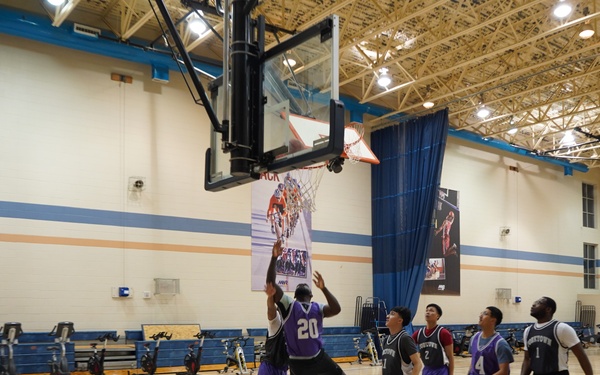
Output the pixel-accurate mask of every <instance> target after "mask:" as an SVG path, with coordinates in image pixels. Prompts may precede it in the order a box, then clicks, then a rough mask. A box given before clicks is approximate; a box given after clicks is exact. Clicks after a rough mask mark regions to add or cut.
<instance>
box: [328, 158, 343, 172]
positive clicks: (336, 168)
mask: <svg viewBox="0 0 600 375" xmlns="http://www.w3.org/2000/svg"><path fill="white" fill-rule="evenodd" d="M343 165H344V158H342V157H341V156H338V157H336V158H333V159H331V160H329V161H328V162H327V170H329V172H333V173H340V172H341V171H342V169H343Z"/></svg>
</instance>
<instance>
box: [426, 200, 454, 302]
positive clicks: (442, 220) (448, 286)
mask: <svg viewBox="0 0 600 375" xmlns="http://www.w3.org/2000/svg"><path fill="white" fill-rule="evenodd" d="M458 195H459V194H458V192H457V191H455V190H450V189H444V188H439V189H438V196H437V202H436V206H435V212H434V230H433V233H432V236H433V239H432V241H431V245H430V247H429V252H428V256H427V264H426V265H425V267H427V270H426V273H425V282H424V283H423V289H422V290H421V294H441V295H451V296H459V295H460V208H459V198H458Z"/></svg>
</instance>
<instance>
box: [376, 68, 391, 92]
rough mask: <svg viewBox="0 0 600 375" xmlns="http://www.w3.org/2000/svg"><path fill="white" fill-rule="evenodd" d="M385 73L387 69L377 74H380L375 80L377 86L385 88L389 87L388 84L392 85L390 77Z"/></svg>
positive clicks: (382, 69)
mask: <svg viewBox="0 0 600 375" xmlns="http://www.w3.org/2000/svg"><path fill="white" fill-rule="evenodd" d="M387 71H388V70H387V68H381V69H379V72H380V73H381V75H380V76H379V78H378V79H377V84H378V85H379V86H381V87H386V88H387V87H388V86H389V85H390V83H392V77H390V76H389V75H388V74H387Z"/></svg>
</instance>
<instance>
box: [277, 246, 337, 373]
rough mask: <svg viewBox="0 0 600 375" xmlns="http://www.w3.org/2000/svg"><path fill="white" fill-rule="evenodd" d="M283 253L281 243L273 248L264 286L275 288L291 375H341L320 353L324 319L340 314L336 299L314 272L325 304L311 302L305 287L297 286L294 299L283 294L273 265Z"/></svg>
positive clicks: (306, 286)
mask: <svg viewBox="0 0 600 375" xmlns="http://www.w3.org/2000/svg"><path fill="white" fill-rule="evenodd" d="M282 252H283V249H282V246H281V241H276V242H275V244H274V245H273V253H272V256H271V263H269V269H268V271H267V284H269V283H270V284H272V285H274V286H275V289H276V292H275V295H274V301H275V303H277V305H278V307H279V309H280V310H281V315H282V316H283V329H284V334H285V341H286V344H287V350H288V354H289V356H290V359H289V366H290V373H291V374H292V375H317V374H319V375H342V374H344V371H343V370H342V369H341V367H340V366H339V365H338V364H337V363H335V362H334V361H333V360H332V359H331V357H329V355H328V354H327V353H325V351H324V350H323V340H322V339H321V334H322V333H323V318H328V317H331V316H335V315H337V314H339V313H340V311H342V308H341V306H340V304H339V302H338V301H337V299H336V298H335V297H334V296H333V294H331V292H330V291H329V290H328V289H327V288H326V287H325V280H323V277H322V276H321V274H320V273H319V272H316V271H315V272H314V279H313V281H314V283H315V285H316V286H317V288H319V289H321V291H322V292H323V294H324V295H325V299H327V304H325V305H324V304H321V303H317V302H311V299H312V296H313V295H312V292H311V290H310V286H308V285H307V284H299V285H298V286H297V287H296V291H295V293H294V298H292V297H290V296H288V295H286V294H284V293H283V290H281V288H280V287H279V285H277V283H276V282H275V278H276V273H275V264H276V262H277V257H278V256H280V255H281V254H282Z"/></svg>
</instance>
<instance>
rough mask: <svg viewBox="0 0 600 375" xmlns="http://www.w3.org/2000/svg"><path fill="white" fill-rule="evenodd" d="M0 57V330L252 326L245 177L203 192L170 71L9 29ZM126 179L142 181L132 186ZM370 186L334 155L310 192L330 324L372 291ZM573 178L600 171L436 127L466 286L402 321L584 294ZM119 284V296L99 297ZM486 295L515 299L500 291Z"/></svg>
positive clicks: (566, 302) (193, 114)
mask: <svg viewBox="0 0 600 375" xmlns="http://www.w3.org/2000/svg"><path fill="white" fill-rule="evenodd" d="M0 67H1V69H0V114H1V115H0V116H1V117H0V118H1V121H0V142H1V147H0V165H1V166H2V167H1V168H0V181H1V183H0V228H2V229H0V264H1V265H2V283H0V306H1V307H2V308H0V322H1V321H20V322H22V323H23V329H24V330H25V331H49V330H50V329H51V328H52V326H54V325H55V324H56V322H58V321H62V320H70V321H73V322H75V327H76V329H79V330H85V329H116V330H118V331H120V332H122V331H123V330H125V329H140V325H141V324H159V323H199V324H201V325H202V326H203V327H205V328H248V327H265V326H266V306H265V297H264V294H263V293H261V292H251V291H250V208H251V201H250V198H251V194H250V186H249V185H246V186H241V187H238V188H235V189H231V190H228V191H224V192H219V193H211V192H206V191H204V189H203V183H204V181H203V178H204V177H203V176H204V152H205V150H206V148H208V146H209V137H208V136H209V123H208V120H207V117H206V115H205V111H204V108H202V107H200V106H197V105H195V104H194V103H193V101H192V98H191V96H190V94H189V92H188V91H187V89H186V87H185V85H184V83H183V80H182V79H181V77H180V76H179V75H178V74H177V73H176V72H171V74H170V82H169V83H167V84H160V83H156V82H153V81H152V80H151V78H150V67H148V66H143V65H139V64H134V63H129V62H125V61H121V60H115V59H111V58H108V57H104V56H98V55H92V54H87V53H82V52H77V51H73V50H68V49H64V48H60V47H56V46H49V45H45V44H40V43H37V42H32V41H29V40H25V39H20V38H16V37H9V36H6V35H3V37H2V38H1V39H0ZM111 73H118V74H123V75H128V76H131V77H132V78H133V82H132V83H131V84H127V83H122V82H116V81H112V80H111V79H110V75H111ZM510 166H514V167H517V168H518V172H516V171H511V170H510V169H509V167H510ZM131 177H143V178H144V179H145V189H144V190H143V191H141V192H136V191H130V190H129V189H128V185H129V183H130V178H131ZM369 181H370V166H368V165H365V164H358V165H351V164H349V163H347V164H346V165H345V166H344V170H343V172H342V173H340V174H337V175H334V174H331V173H326V174H325V176H324V177H323V181H322V182H321V185H320V187H319V193H318V196H317V200H318V201H317V205H318V211H317V212H316V213H314V214H313V234H314V237H313V255H314V261H313V268H314V269H316V270H319V271H321V272H322V273H323V276H324V278H325V281H326V285H327V286H328V288H329V289H330V290H331V291H332V292H333V293H334V294H335V295H336V297H338V299H339V301H340V303H341V304H342V313H341V314H340V315H339V316H337V317H335V318H331V319H328V320H327V325H330V326H336V325H337V326H347V325H353V324H354V308H355V298H356V297H357V296H362V297H363V298H366V297H369V296H371V295H372V268H371V249H370V246H368V245H365V242H366V243H370V235H371V208H370V207H371V193H370V182H369ZM582 181H584V182H586V183H590V184H594V185H596V188H598V181H600V172H599V171H598V170H592V171H591V172H588V173H585V174H582V173H578V172H574V176H564V175H563V170H562V168H560V167H557V166H554V165H550V164H547V163H541V162H538V161H535V160H533V159H530V158H527V157H520V156H516V155H512V154H508V153H503V152H500V151H497V150H493V149H488V148H482V147H481V146H477V145H475V144H472V143H468V142H466V141H460V140H457V139H456V138H452V137H450V138H449V140H448V146H447V151H446V157H445V160H444V170H443V174H442V184H441V185H442V186H443V187H446V188H450V189H453V190H457V191H459V192H460V207H461V242H462V243H461V254H460V256H461V279H462V280H461V285H462V291H461V296H459V297H447V296H422V297H421V302H420V306H419V308H418V311H416V312H414V315H415V320H414V323H415V324H423V322H424V320H423V314H424V306H425V305H426V304H427V303H429V302H435V303H438V304H440V305H441V306H442V307H443V308H444V316H443V317H442V320H441V321H440V322H441V323H444V322H445V323H448V324H450V323H473V322H476V319H477V316H478V314H479V312H480V311H482V309H483V308H485V306H487V305H496V306H498V307H500V308H501V309H502V310H503V311H504V313H505V318H504V320H505V322H526V321H531V318H530V317H529V307H530V305H531V302H533V301H534V300H535V299H537V298H538V297H540V296H542V295H549V296H551V297H553V298H555V299H556V300H557V302H558V305H559V306H558V312H557V314H556V317H557V318H559V319H563V320H568V321H572V320H574V319H573V314H574V310H575V309H574V307H575V299H576V295H577V294H587V293H588V291H586V290H584V289H583V281H582V262H581V256H582V253H583V250H582V248H583V243H584V242H586V243H592V244H598V243H600V233H599V231H598V229H586V228H582V225H581V183H582ZM596 191H598V190H596ZM597 199H598V196H597ZM596 207H598V205H597V206H596ZM596 212H598V210H596ZM597 220H598V219H597ZM504 226H508V227H510V228H511V233H510V234H509V235H508V236H504V237H502V236H500V234H499V228H500V227H504ZM155 278H174V279H179V280H180V286H181V293H180V294H178V295H174V296H173V295H154V294H153V292H154V279H155ZM119 286H127V287H129V288H131V289H132V291H133V296H132V297H131V298H113V297H111V291H112V288H113V287H119ZM496 288H510V289H511V290H512V295H513V297H514V296H517V295H518V296H521V297H523V302H522V303H521V304H514V303H513V302H512V301H504V300H496V298H495V289H496ZM145 291H149V292H151V294H152V295H151V298H148V299H146V298H143V294H144V292H145ZM592 293H596V294H597V291H593V292H592ZM315 300H317V301H324V299H323V297H322V295H321V294H320V292H318V291H316V292H315ZM391 307H392V306H388V308H391ZM598 308H600V306H599V307H598Z"/></svg>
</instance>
